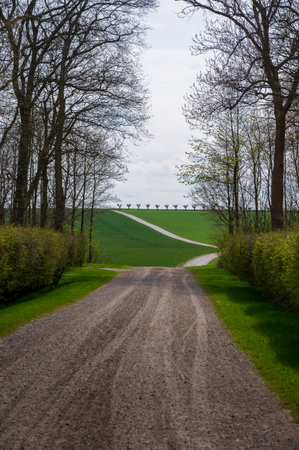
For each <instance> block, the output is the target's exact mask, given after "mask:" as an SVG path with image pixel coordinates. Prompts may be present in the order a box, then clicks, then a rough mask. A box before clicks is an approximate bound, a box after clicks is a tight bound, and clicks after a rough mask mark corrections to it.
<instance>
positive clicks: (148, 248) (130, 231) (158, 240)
mask: <svg viewBox="0 0 299 450" xmlns="http://www.w3.org/2000/svg"><path fill="white" fill-rule="evenodd" d="M93 238H94V240H95V241H96V242H97V243H98V245H99V254H98V258H97V262H98V263H102V264H107V265H109V264H119V265H131V266H167V267H175V266H177V265H180V264H183V263H184V262H186V261H188V260H190V259H192V258H194V257H196V256H200V255H204V254H206V253H211V252H214V251H215V249H213V248H209V247H201V246H199V245H193V244H188V243H185V242H182V241H178V240H176V239H172V238H169V237H167V236H164V235H162V234H160V233H158V232H157V231H154V230H152V229H150V228H148V227H146V226H144V225H141V224H139V223H137V222H135V221H134V220H132V219H129V218H127V217H125V216H122V215H120V214H116V213H113V212H108V211H106V212H100V211H97V212H96V216H95V223H94V235H93Z"/></svg>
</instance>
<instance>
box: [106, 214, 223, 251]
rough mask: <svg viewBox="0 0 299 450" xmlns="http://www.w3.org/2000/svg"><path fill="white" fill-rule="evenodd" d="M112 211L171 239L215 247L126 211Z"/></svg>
mask: <svg viewBox="0 0 299 450" xmlns="http://www.w3.org/2000/svg"><path fill="white" fill-rule="evenodd" d="M113 212H115V213H117V214H122V215H123V216H126V217H128V218H129V219H132V220H135V222H139V223H141V224H142V225H145V226H146V227H149V228H152V229H153V230H155V231H158V233H161V234H164V235H165V236H168V237H171V238H172V239H177V240H178V241H184V242H188V244H195V245H202V246H204V247H212V248H217V246H216V245H212V244H204V243H203V242H198V241H192V240H191V239H187V238H184V237H182V236H179V235H177V234H174V233H171V232H170V231H167V230H165V229H164V228H162V227H159V226H158V225H154V224H153V223H150V222H147V221H146V220H143V219H139V217H136V216H133V215H132V214H128V213H125V212H122V211H117V210H116V209H115V210H113Z"/></svg>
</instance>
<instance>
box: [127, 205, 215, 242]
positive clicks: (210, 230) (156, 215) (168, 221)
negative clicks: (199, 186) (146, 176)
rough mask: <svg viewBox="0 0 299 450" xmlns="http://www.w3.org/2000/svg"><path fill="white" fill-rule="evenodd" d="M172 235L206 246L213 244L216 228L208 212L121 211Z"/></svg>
mask: <svg viewBox="0 0 299 450" xmlns="http://www.w3.org/2000/svg"><path fill="white" fill-rule="evenodd" d="M123 211H124V212H127V213H129V214H132V215H134V216H137V217H139V218H140V219H143V220H147V221H148V222H150V223H153V224H155V225H158V226H160V227H162V228H165V229H166V230H168V231H171V232H172V233H175V234H178V235H179V236H183V237H185V238H188V239H192V240H194V241H198V242H204V243H206V244H215V241H216V235H217V227H216V225H215V222H214V221H213V219H212V217H211V213H209V212H208V211H193V210H192V211H181V210H179V211H174V210H169V211H166V210H158V211H157V210H151V209H150V210H144V209H142V210H139V211H138V210H137V209H130V210H123Z"/></svg>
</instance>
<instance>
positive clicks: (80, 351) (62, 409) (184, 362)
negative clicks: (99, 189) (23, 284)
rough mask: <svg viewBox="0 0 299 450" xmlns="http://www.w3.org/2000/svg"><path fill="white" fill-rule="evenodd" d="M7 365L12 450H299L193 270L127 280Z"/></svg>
mask: <svg viewBox="0 0 299 450" xmlns="http://www.w3.org/2000/svg"><path fill="white" fill-rule="evenodd" d="M0 355H1V368H2V369H1V375H0V380H1V402H0V410H1V411H0V422H1V430H0V446H1V449H3V450H10V449H41V450H47V449H49V450H53V449H72V450H75V449H82V450H83V449H84V450H85V449H115V450H122V449H135V450H143V449H157V450H158V449H159V450H160V449H161V450H162V449H165V450H166V449H167V450H170V449H181V450H185V449H265V448H266V449H288V450H290V449H299V434H298V427H297V426H295V425H294V424H292V423H291V421H290V419H289V417H288V415H287V412H286V411H285V410H283V409H282V408H281V407H280V406H279V403H278V400H277V398H276V397H275V396H274V395H273V394H272V393H271V392H269V391H268V390H267V389H266V387H265V385H264V383H263V382H262V381H261V379H260V378H259V377H258V376H257V375H256V374H255V372H254V370H253V368H252V365H251V363H250V362H249V361H248V359H247V357H246V356H245V354H244V353H242V352H240V351H239V350H238V349H236V347H235V346H234V345H233V344H232V342H231V340H230V339H229V338H228V337H227V335H226V333H225V332H224V331H223V330H222V328H221V326H220V324H219V321H218V320H217V319H216V318H215V315H214V313H213V311H212V308H211V305H210V302H209V300H208V299H207V298H206V296H205V295H204V293H203V292H202V290H201V288H200V287H199V286H198V285H197V283H196V281H195V279H194V278H193V275H192V274H191V273H189V272H188V271H187V270H185V269H173V268H171V269H168V268H134V269H130V270H128V271H126V272H122V273H121V274H120V275H119V276H117V277H116V278H115V279H114V280H113V281H112V282H111V283H110V284H108V285H106V286H104V287H102V288H100V289H98V290H97V291H95V292H94V293H92V294H90V295H89V296H87V297H86V298H85V299H83V300H82V301H80V302H78V303H77V304H75V305H72V306H70V307H67V308H65V309H63V310H61V311H59V312H56V313H55V314H52V315H50V316H48V317H46V318H43V319H41V320H37V321H35V322H32V323H31V324H29V325H28V326H26V327H24V328H22V329H20V330H19V331H18V332H16V333H15V334H13V335H11V336H10V337H8V338H5V339H2V340H0Z"/></svg>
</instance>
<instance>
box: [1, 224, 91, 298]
mask: <svg viewBox="0 0 299 450" xmlns="http://www.w3.org/2000/svg"><path fill="white" fill-rule="evenodd" d="M83 254H84V248H83V243H82V240H81V238H80V236H79V235H76V234H74V235H71V234H61V233H57V232H55V231H53V230H46V229H39V228H22V227H13V226H8V225H6V226H2V227H0V301H1V303H3V302H6V301H11V300H14V299H16V298H18V297H20V296H21V295H24V294H27V293H29V292H34V291H35V290H37V289H40V288H43V287H46V286H50V285H53V284H55V283H57V282H58V281H59V279H60V278H61V276H62V274H63V272H64V271H65V270H66V269H67V268H68V267H71V266H77V265H81V264H82V262H83V259H82V258H83Z"/></svg>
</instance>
